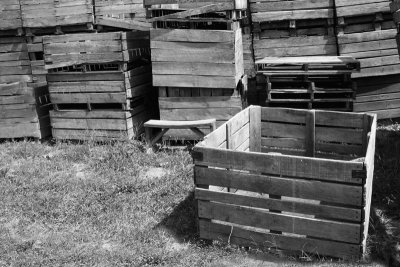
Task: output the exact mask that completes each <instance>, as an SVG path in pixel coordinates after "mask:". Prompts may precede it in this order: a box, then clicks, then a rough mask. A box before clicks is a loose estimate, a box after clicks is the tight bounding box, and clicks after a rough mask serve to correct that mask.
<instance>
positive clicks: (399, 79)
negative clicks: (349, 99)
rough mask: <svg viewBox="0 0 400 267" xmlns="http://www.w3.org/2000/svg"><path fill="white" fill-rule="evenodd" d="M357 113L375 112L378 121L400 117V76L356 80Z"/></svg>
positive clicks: (355, 106) (355, 108)
mask: <svg viewBox="0 0 400 267" xmlns="http://www.w3.org/2000/svg"><path fill="white" fill-rule="evenodd" d="M356 84H357V97H356V101H355V103H354V111H356V112H373V113H376V114H377V115H378V119H387V118H398V117H400V76H399V75H389V76H384V77H372V78H368V77H365V78H360V79H357V80H356Z"/></svg>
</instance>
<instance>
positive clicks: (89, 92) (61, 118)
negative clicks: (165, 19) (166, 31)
mask: <svg viewBox="0 0 400 267" xmlns="http://www.w3.org/2000/svg"><path fill="white" fill-rule="evenodd" d="M149 42H150V40H149V34H148V32H110V33H97V34H68V35H60V36H46V37H44V38H43V43H44V53H45V63H46V68H47V69H49V74H48V75H47V79H48V83H49V92H50V99H51V102H52V104H53V105H54V110H53V111H51V112H50V118H51V125H52V128H53V137H55V138H56V139H79V140H84V139H91V138H94V139H108V138H112V139H114V138H133V137H137V136H138V135H139V134H140V133H141V132H142V124H143V122H144V121H146V120H147V119H149V118H151V117H153V116H154V113H152V109H154V103H153V102H152V99H154V96H153V93H154V92H153V90H152V86H151V65H150V62H149V59H150V51H149Z"/></svg>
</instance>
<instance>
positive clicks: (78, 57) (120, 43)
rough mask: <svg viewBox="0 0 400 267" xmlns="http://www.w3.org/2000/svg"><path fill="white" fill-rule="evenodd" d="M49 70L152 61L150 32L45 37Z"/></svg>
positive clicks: (45, 51)
mask: <svg viewBox="0 0 400 267" xmlns="http://www.w3.org/2000/svg"><path fill="white" fill-rule="evenodd" d="M43 45H44V54H45V55H44V57H45V58H44V59H45V62H46V68H47V69H51V68H59V67H65V66H71V65H77V64H84V63H92V64H93V63H98V64H105V63H123V62H131V61H134V60H135V59H139V58H149V56H150V40H149V35H148V32H111V33H96V34H66V35H60V36H45V37H43Z"/></svg>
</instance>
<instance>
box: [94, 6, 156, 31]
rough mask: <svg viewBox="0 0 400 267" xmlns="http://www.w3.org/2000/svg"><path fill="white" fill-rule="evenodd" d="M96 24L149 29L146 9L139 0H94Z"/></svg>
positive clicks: (149, 24)
mask: <svg viewBox="0 0 400 267" xmlns="http://www.w3.org/2000/svg"><path fill="white" fill-rule="evenodd" d="M94 9H95V20H96V25H98V26H99V25H100V26H102V27H104V26H107V27H114V28H120V29H121V28H122V29H127V30H142V31H148V30H150V26H151V23H149V22H148V21H147V20H146V9H145V8H144V7H143V1H142V0H140V1H138V0H121V1H113V0H96V1H95V2H94Z"/></svg>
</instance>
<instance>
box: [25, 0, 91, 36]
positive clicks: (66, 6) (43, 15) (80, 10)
mask: <svg viewBox="0 0 400 267" xmlns="http://www.w3.org/2000/svg"><path fill="white" fill-rule="evenodd" d="M20 3H21V11H22V25H23V27H24V28H28V32H33V31H34V30H35V29H38V28H57V29H58V30H60V29H61V27H63V26H76V25H83V26H85V27H86V25H87V24H92V25H93V23H94V14H93V5H92V1H91V0H74V1H56V0H46V1H33V0H20ZM67 29H68V30H69V29H70V28H65V29H64V31H66V30H67ZM71 30H72V29H71Z"/></svg>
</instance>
